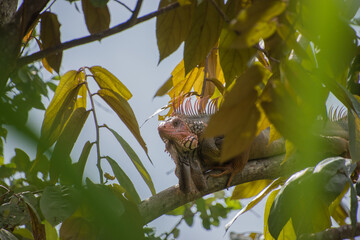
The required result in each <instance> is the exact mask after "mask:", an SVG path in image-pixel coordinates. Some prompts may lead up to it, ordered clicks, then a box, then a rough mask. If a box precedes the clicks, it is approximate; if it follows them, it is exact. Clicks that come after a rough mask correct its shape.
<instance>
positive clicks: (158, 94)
mask: <svg viewBox="0 0 360 240" xmlns="http://www.w3.org/2000/svg"><path fill="white" fill-rule="evenodd" d="M172 87H173V80H172V77H169V78H168V80H166V82H165V83H164V84H163V85H162V86H161V87H160V88H159V89H158V90H157V91H156V93H155V95H154V97H161V96H164V95H165V94H166V93H168V92H169V90H170V89H171V88H172Z"/></svg>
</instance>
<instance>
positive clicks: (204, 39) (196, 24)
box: [184, 0, 223, 74]
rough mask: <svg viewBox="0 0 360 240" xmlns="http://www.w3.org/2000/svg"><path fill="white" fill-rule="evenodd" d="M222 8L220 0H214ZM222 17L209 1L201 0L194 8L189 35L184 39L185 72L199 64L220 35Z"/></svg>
mask: <svg viewBox="0 0 360 240" xmlns="http://www.w3.org/2000/svg"><path fill="white" fill-rule="evenodd" d="M215 2H216V3H217V5H218V6H219V7H220V8H223V1H222V0H215ZM222 23H223V19H222V17H221V15H220V14H219V13H218V11H217V10H216V8H215V6H214V5H213V4H212V3H211V1H202V2H201V3H200V4H199V5H198V6H196V8H195V12H194V17H193V20H192V23H191V28H190V32H189V35H188V36H187V38H186V40H185V48H184V62H185V74H187V73H189V72H190V71H191V69H193V68H194V67H196V66H197V65H199V64H201V63H202V62H203V61H204V60H205V58H206V56H207V55H208V54H209V52H210V50H211V49H212V48H213V47H214V46H215V44H216V42H217V41H218V38H219V36H220V32H221V27H222Z"/></svg>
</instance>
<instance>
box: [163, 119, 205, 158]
mask: <svg viewBox="0 0 360 240" xmlns="http://www.w3.org/2000/svg"><path fill="white" fill-rule="evenodd" d="M158 131H159V135H160V137H161V139H162V140H163V141H164V142H165V145H166V150H167V151H169V152H170V154H171V151H172V150H173V148H175V149H176V150H177V151H183V152H187V151H192V150H194V149H196V148H197V147H198V137H197V136H196V135H195V134H194V133H192V132H191V131H190V128H189V127H188V124H187V123H186V121H185V120H183V119H182V118H181V117H180V116H176V115H175V116H172V117H170V118H168V119H167V120H166V121H164V122H161V123H160V124H159V127H158ZM175 149H174V150H175Z"/></svg>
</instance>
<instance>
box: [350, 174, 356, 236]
mask: <svg viewBox="0 0 360 240" xmlns="http://www.w3.org/2000/svg"><path fill="white" fill-rule="evenodd" d="M349 185H350V221H351V226H352V228H353V234H355V230H356V223H357V211H358V200H357V196H356V190H355V187H354V185H353V183H352V182H351V180H350V179H349Z"/></svg>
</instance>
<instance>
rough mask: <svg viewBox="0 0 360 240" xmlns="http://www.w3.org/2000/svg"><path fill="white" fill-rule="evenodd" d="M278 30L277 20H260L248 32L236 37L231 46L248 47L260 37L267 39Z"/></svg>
mask: <svg viewBox="0 0 360 240" xmlns="http://www.w3.org/2000/svg"><path fill="white" fill-rule="evenodd" d="M275 31H276V22H275V21H271V22H259V23H257V24H256V26H254V27H253V28H251V29H249V31H248V32H246V33H244V34H242V35H240V36H238V37H236V38H235V40H234V42H233V44H232V45H231V47H234V48H239V49H242V48H247V47H251V46H253V45H255V44H256V43H258V42H259V41H260V39H266V38H268V37H270V36H271V35H273V34H274V33H275Z"/></svg>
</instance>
